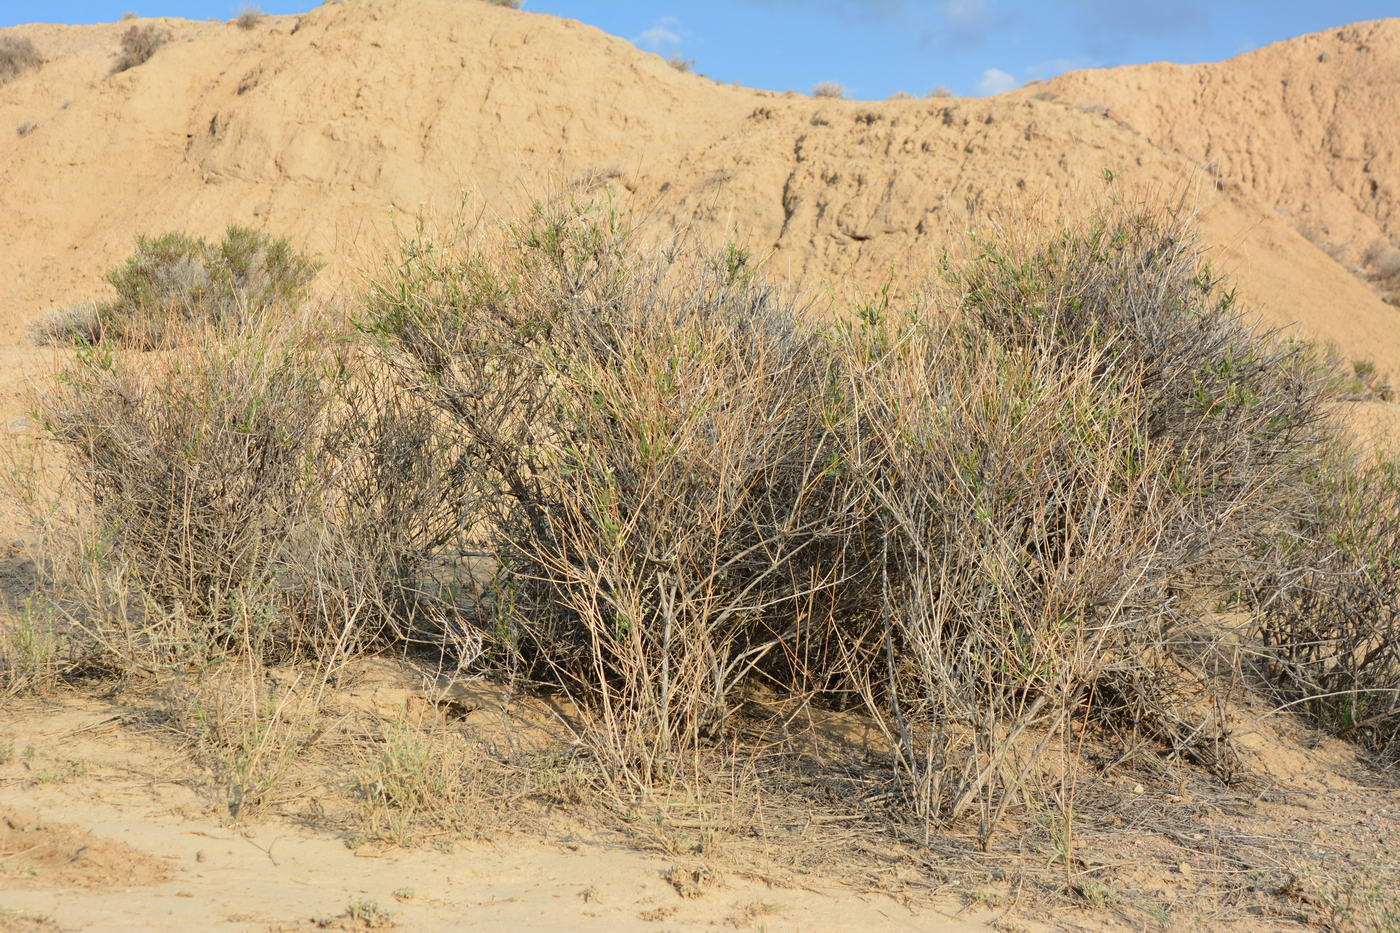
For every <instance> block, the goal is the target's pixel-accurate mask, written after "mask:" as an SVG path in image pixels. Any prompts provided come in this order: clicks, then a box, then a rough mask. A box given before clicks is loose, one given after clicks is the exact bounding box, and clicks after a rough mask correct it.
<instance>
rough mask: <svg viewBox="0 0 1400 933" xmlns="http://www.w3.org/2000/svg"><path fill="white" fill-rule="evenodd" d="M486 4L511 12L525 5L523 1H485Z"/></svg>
mask: <svg viewBox="0 0 1400 933" xmlns="http://www.w3.org/2000/svg"><path fill="white" fill-rule="evenodd" d="M486 2H487V3H489V4H491V5H492V6H503V7H508V8H510V9H512V10H518V9H520V8H521V7H523V6H524V5H525V0H486Z"/></svg>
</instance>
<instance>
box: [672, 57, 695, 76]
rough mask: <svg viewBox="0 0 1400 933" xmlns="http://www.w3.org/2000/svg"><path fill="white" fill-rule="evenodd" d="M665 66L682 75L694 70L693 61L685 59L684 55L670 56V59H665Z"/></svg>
mask: <svg viewBox="0 0 1400 933" xmlns="http://www.w3.org/2000/svg"><path fill="white" fill-rule="evenodd" d="M666 64H668V65H670V66H671V67H672V68H674V69H676V70H677V71H679V72H681V73H682V74H686V73H688V72H690V71H693V70H694V69H695V59H693V58H686V57H685V56H684V55H672V56H671V57H670V58H668V59H666Z"/></svg>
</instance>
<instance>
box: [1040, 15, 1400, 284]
mask: <svg viewBox="0 0 1400 933" xmlns="http://www.w3.org/2000/svg"><path fill="white" fill-rule="evenodd" d="M1046 92H1049V93H1050V94H1053V95H1055V96H1056V97H1058V98H1060V99H1062V100H1065V101H1068V102H1071V103H1074V104H1078V105H1081V106H1087V107H1095V106H1102V107H1107V108H1109V110H1110V111H1111V113H1112V114H1113V115H1114V116H1115V117H1116V118H1118V119H1120V120H1122V121H1123V122H1125V123H1127V124H1128V125H1130V126H1131V127H1132V128H1134V129H1135V130H1137V131H1139V132H1141V133H1142V134H1143V135H1144V136H1146V137H1147V138H1148V139H1150V140H1152V141H1153V142H1155V143H1157V144H1158V145H1161V146H1164V147H1166V148H1169V149H1173V150H1175V151H1177V152H1180V153H1181V154H1183V155H1185V156H1187V157H1188V158H1190V159H1192V160H1194V161H1195V162H1197V163H1198V164H1199V165H1201V166H1202V168H1203V169H1205V170H1206V171H1208V172H1209V173H1210V174H1211V175H1213V176H1215V177H1218V178H1222V179H1228V180H1231V181H1235V182H1238V183H1239V184H1240V185H1242V186H1243V187H1244V188H1245V189H1246V190H1247V191H1249V192H1250V193H1251V194H1253V195H1255V196H1256V197H1257V198H1258V199H1259V200H1260V201H1261V202H1262V203H1264V204H1267V205H1269V206H1271V207H1273V208H1275V209H1276V210H1277V211H1278V213H1279V214H1280V215H1281V216H1282V217H1284V218H1286V219H1287V220H1288V221H1289V222H1290V223H1291V224H1292V225H1293V226H1294V227H1295V229H1297V230H1298V231H1299V232H1302V233H1304V234H1306V235H1307V236H1308V237H1309V238H1310V239H1312V240H1313V241H1315V242H1316V243H1318V244H1319V245H1320V246H1322V247H1324V248H1325V249H1328V250H1329V251H1330V252H1331V253H1333V254H1334V255H1335V256H1337V257H1338V258H1339V259H1340V260H1342V261H1343V262H1346V263H1348V264H1360V263H1361V262H1362V261H1363V256H1364V254H1365V252H1366V250H1367V249H1368V248H1369V247H1371V246H1372V244H1374V243H1377V242H1378V241H1379V242H1383V243H1389V244H1391V245H1400V147H1397V146H1396V138H1397V129H1398V128H1400V19H1391V20H1378V21H1375V22H1369V23H1357V24H1355V25H1353V26H1348V27H1346V28H1344V29H1337V30H1332V31H1329V32H1320V33H1316V34H1314V35H1309V36H1303V37H1301V38H1298V39H1292V40H1289V41H1287V42H1279V43H1275V44H1274V45H1270V46H1268V47H1266V48H1262V49H1258V50H1256V51H1253V52H1249V53H1247V54H1245V55H1241V56H1239V57H1238V58H1234V59H1231V60H1229V61H1225V62H1219V63H1215V64H1208V65H1168V64H1153V65H1140V66H1135V67H1130V68H1113V69H1099V70H1092V71H1079V72H1075V73H1073V74H1068V75H1064V76H1062V77H1060V78H1056V79H1055V80H1054V81H1051V82H1049V83H1048V84H1047V85H1046V86H1044V87H1036V88H1031V89H1029V90H1028V91H1023V92H1020V93H1021V95H1022V96H1025V95H1026V94H1031V95H1035V94H1045V93H1046Z"/></svg>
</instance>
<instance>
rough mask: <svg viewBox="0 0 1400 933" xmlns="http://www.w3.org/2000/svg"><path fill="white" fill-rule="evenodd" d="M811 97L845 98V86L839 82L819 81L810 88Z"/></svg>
mask: <svg viewBox="0 0 1400 933" xmlns="http://www.w3.org/2000/svg"><path fill="white" fill-rule="evenodd" d="M812 96H813V97H836V98H842V97H845V96H846V86H845V85H844V84H841V83H840V82H839V81H819V82H818V83H817V84H815V85H813V87H812Z"/></svg>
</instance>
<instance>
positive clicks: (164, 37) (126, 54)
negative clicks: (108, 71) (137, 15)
mask: <svg viewBox="0 0 1400 933" xmlns="http://www.w3.org/2000/svg"><path fill="white" fill-rule="evenodd" d="M122 18H123V19H130V18H131V17H129V16H123V17H122ZM169 41H170V34H169V33H167V32H165V31H164V30H161V29H157V28H156V27H155V26H153V25H150V24H147V25H145V26H129V27H128V28H127V30H126V32H124V33H122V37H121V50H120V51H119V52H118V53H117V60H116V61H115V62H113V63H112V74H118V73H119V72H123V71H127V70H128V69H131V68H135V67H136V66H137V65H141V64H144V63H145V62H148V61H150V59H151V56H152V55H155V54H156V51H157V50H158V49H160V47H161V46H162V45H165V43H166V42H169Z"/></svg>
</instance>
